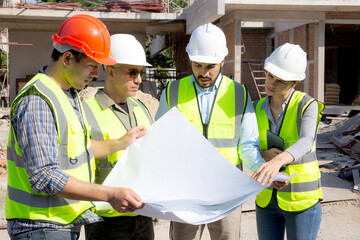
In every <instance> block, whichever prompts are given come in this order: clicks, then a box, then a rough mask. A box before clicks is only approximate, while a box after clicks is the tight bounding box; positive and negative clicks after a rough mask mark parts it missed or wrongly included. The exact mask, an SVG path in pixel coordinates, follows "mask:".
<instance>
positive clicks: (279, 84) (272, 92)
mask: <svg viewBox="0 0 360 240" xmlns="http://www.w3.org/2000/svg"><path fill="white" fill-rule="evenodd" d="M295 85H296V81H284V80H282V79H281V78H278V77H276V76H275V75H273V74H272V73H270V72H266V79H265V88H266V93H267V94H268V95H269V96H272V97H276V96H278V97H282V96H287V94H288V93H289V92H290V90H291V88H292V87H294V86H295Z"/></svg>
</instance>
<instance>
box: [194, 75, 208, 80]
mask: <svg viewBox="0 0 360 240" xmlns="http://www.w3.org/2000/svg"><path fill="white" fill-rule="evenodd" d="M197 78H198V79H200V78H202V79H206V80H211V78H209V77H204V76H203V75H199V76H198V77H197Z"/></svg>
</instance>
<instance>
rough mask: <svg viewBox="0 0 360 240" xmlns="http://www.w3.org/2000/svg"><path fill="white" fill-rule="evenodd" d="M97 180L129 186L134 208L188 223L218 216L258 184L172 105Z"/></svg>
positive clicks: (257, 188)
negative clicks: (138, 201)
mask: <svg viewBox="0 0 360 240" xmlns="http://www.w3.org/2000/svg"><path fill="white" fill-rule="evenodd" d="M103 184H104V185H109V186H114V187H128V188H132V189H133V190H134V191H135V192H136V193H137V194H138V195H139V196H140V197H141V198H142V199H143V201H144V203H145V207H144V208H143V209H140V210H137V211H135V213H136V214H140V215H144V216H149V217H153V218H160V219H167V220H173V221H177V222H183V223H190V224H202V223H209V222H214V221H216V220H219V219H221V218H223V217H224V216H225V215H227V214H229V213H231V212H232V211H234V210H235V209H236V208H237V207H239V206H240V205H241V204H243V203H244V202H246V201H248V200H250V199H251V198H253V197H254V196H256V195H257V194H258V193H259V192H260V191H261V190H263V189H264V187H263V186H261V185H260V184H259V183H258V182H256V181H254V180H253V179H251V178H250V177H248V176H247V175H246V174H244V173H243V172H242V171H240V170H239V169H238V168H236V167H235V166H233V165H232V164H231V163H230V162H229V161H228V160H227V159H225V158H224V157H223V156H222V155H221V154H220V153H219V152H218V151H217V150H216V149H215V148H214V147H213V146H212V145H211V143H209V142H208V141H207V140H206V139H205V138H204V137H203V136H202V135H201V134H200V133H199V131H198V130H197V129H196V128H195V127H194V126H193V125H192V124H191V123H190V122H189V121H188V120H187V119H186V118H185V116H184V115H183V114H182V113H181V112H180V111H179V110H178V109H177V108H173V109H171V110H170V111H169V112H168V113H166V114H165V115H164V116H163V117H161V118H160V119H159V120H158V121H156V122H155V123H154V124H153V125H152V126H151V127H149V129H148V134H146V135H145V136H143V137H142V138H140V139H137V140H136V141H135V143H133V144H132V145H131V146H130V147H129V148H128V149H127V150H126V151H125V153H124V154H123V156H122V157H121V159H120V160H119V161H118V163H117V164H116V165H115V167H114V169H113V170H112V171H111V172H110V174H109V175H108V177H107V178H106V179H105V181H104V183H103ZM95 204H96V205H97V206H98V207H100V208H102V209H109V208H111V206H110V205H109V204H107V203H104V202H96V203H95Z"/></svg>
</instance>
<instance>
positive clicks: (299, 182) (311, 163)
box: [255, 91, 324, 212]
mask: <svg viewBox="0 0 360 240" xmlns="http://www.w3.org/2000/svg"><path fill="white" fill-rule="evenodd" d="M264 101H265V98H262V99H260V100H259V102H258V103H257V104H256V109H255V111H256V118H257V122H258V128H259V137H260V151H265V150H268V142H267V137H266V131H267V130H269V119H268V117H267V115H266V113H265V111H264V110H263V109H261V106H262V104H263V102H264ZM314 101H316V100H315V99H314V98H312V97H310V96H309V95H307V94H306V93H303V92H299V91H294V92H293V93H292V95H291V96H290V101H289V104H288V106H287V108H286V110H285V115H284V118H283V122H282V125H281V127H280V131H279V136H280V137H281V138H283V139H284V149H285V150H286V149H287V148H288V147H290V146H291V145H293V144H294V143H295V142H296V141H298V140H299V136H300V130H301V120H302V117H303V114H304V111H305V110H306V108H307V107H308V106H309V104H310V103H312V102H314ZM316 102H317V103H318V109H319V111H318V116H317V127H316V131H317V128H318V124H319V121H320V119H321V111H322V110H323V109H324V104H322V103H321V102H318V101H316ZM314 134H315V138H316V132H315V133H314ZM283 172H285V173H287V174H289V175H291V174H293V173H294V172H296V175H295V177H294V178H292V179H291V181H290V183H289V185H287V186H286V187H284V188H282V189H280V190H277V202H278V205H279V207H280V208H281V209H282V210H284V211H288V212H297V211H303V210H305V209H308V208H310V207H311V206H313V205H314V204H316V203H317V202H319V201H320V200H322V199H323V195H322V191H321V179H320V170H319V166H318V162H317V159H316V142H315V141H314V144H313V148H312V150H311V152H309V153H307V154H305V155H304V156H303V157H302V158H301V159H300V160H299V161H296V162H293V163H290V164H288V165H287V166H286V168H285V170H284V171H283ZM272 194H273V190H272V189H269V188H267V189H264V190H263V191H261V192H260V193H259V194H258V195H257V197H256V204H257V205H258V206H259V207H261V208H264V207H266V206H267V205H268V204H269V203H270V200H271V197H272Z"/></svg>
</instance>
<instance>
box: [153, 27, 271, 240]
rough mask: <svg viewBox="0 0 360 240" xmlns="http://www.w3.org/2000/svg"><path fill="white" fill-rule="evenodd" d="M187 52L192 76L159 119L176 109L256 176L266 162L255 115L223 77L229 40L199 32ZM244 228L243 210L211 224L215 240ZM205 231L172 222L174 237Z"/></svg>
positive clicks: (175, 87)
mask: <svg viewBox="0 0 360 240" xmlns="http://www.w3.org/2000/svg"><path fill="white" fill-rule="evenodd" d="M186 51H187V53H188V56H189V58H190V61H191V69H192V73H193V74H192V75H191V76H187V77H185V78H182V79H180V80H179V81H175V82H171V83H169V84H168V86H167V88H166V89H164V91H163V92H162V95H161V97H160V105H159V109H158V112H157V113H156V116H155V119H158V118H160V117H161V116H162V115H163V114H165V113H166V112H167V111H168V110H169V109H170V108H172V107H174V106H176V107H177V108H178V109H179V110H180V111H181V112H182V113H183V114H184V115H185V117H186V118H187V119H189V121H190V122H191V123H192V124H193V125H194V126H195V127H196V128H197V129H198V130H199V131H200V132H201V133H202V134H203V135H204V137H205V138H207V139H208V140H209V141H210V142H211V143H212V144H213V145H214V147H216V148H217V150H218V151H219V152H220V153H221V154H222V155H223V156H224V157H225V158H226V159H227V160H228V161H230V162H231V163H232V164H233V165H235V166H237V167H238V168H240V169H241V162H244V164H245V165H246V166H247V167H248V168H249V169H250V170H252V171H254V170H255V169H257V167H258V166H259V165H260V164H262V163H264V162H265V161H264V159H263V158H262V157H261V155H260V152H259V148H258V147H259V146H258V144H259V142H258V141H259V140H258V129H257V125H256V117H255V112H254V109H253V105H252V101H251V98H250V95H249V94H248V92H247V90H246V88H245V86H244V85H242V84H239V83H236V82H234V81H233V80H231V79H230V78H228V77H226V76H224V75H223V74H222V69H223V66H224V59H225V56H227V54H228V49H227V47H226V38H225V34H224V33H223V31H222V30H221V29H220V28H219V27H217V26H215V25H213V24H211V23H209V24H205V25H202V26H199V27H197V28H196V29H195V30H194V32H193V33H192V34H191V37H190V41H189V43H188V45H187V47H186ZM204 171H206V166H204ZM219 171H221V169H219ZM204 180H205V179H204ZM240 222H241V208H238V209H237V210H235V211H234V212H232V213H231V214H229V215H227V216H226V217H224V218H223V219H221V220H218V221H216V222H213V223H209V224H207V227H208V229H209V232H210V236H211V239H213V240H218V239H239V238H240V225H241V224H240ZM204 227H205V224H202V225H190V224H184V223H178V222H171V223H170V237H171V239H173V240H179V239H184V240H189V239H201V235H202V233H203V230H204Z"/></svg>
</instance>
